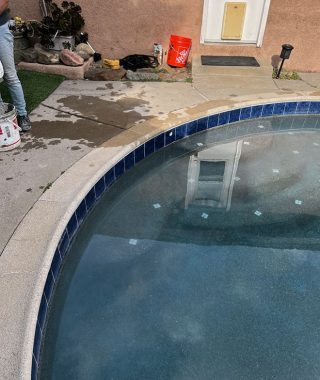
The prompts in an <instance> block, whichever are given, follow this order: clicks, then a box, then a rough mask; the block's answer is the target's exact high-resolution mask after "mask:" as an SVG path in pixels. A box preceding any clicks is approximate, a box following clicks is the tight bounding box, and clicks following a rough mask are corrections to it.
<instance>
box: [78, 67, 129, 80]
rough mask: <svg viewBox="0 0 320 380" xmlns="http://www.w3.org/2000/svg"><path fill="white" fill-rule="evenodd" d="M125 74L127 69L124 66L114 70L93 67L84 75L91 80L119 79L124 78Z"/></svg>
mask: <svg viewBox="0 0 320 380" xmlns="http://www.w3.org/2000/svg"><path fill="white" fill-rule="evenodd" d="M125 75H126V70H125V69H123V68H120V69H118V70H112V69H107V68H95V67H92V68H90V69H89V70H88V71H87V72H86V73H85V76H84V77H85V79H89V80H105V81H117V80H121V79H123V77H124V76H125Z"/></svg>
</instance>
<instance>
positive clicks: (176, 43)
mask: <svg viewBox="0 0 320 380" xmlns="http://www.w3.org/2000/svg"><path fill="white" fill-rule="evenodd" d="M191 43H192V40H191V38H187V37H181V36H174V35H171V37H170V46H169V51H168V57H167V64H168V65H170V66H174V67H184V66H185V65H186V64H187V61H188V56H189V53H190V49H191Z"/></svg>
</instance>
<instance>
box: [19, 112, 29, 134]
mask: <svg viewBox="0 0 320 380" xmlns="http://www.w3.org/2000/svg"><path fill="white" fill-rule="evenodd" d="M17 119H18V125H19V127H20V128H21V130H22V132H28V131H30V129H31V122H30V119H29V116H28V115H24V116H19V115H18V117H17Z"/></svg>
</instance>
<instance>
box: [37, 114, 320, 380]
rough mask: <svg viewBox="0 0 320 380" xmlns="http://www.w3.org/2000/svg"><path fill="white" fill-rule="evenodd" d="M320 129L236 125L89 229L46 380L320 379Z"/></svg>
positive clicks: (195, 144) (283, 120)
mask: <svg viewBox="0 0 320 380" xmlns="http://www.w3.org/2000/svg"><path fill="white" fill-rule="evenodd" d="M317 126H318V127H320V121H319V120H318V119H317V118H316V117H311V116H308V117H303V116H294V117H278V118H275V117H273V118H266V119H260V120H257V121H249V122H240V123H235V124H232V125H230V126H227V127H223V128H219V129H216V130H212V131H207V132H204V133H200V134H197V135H194V136H193V137H190V138H188V139H185V140H181V141H180V142H178V143H175V144H173V145H171V146H169V147H167V148H165V149H164V150H162V151H160V152H158V153H155V154H154V155H152V156H150V157H148V158H147V159H145V160H144V161H142V162H140V163H139V164H138V165H137V166H136V167H135V168H133V169H132V170H130V171H129V172H128V173H126V174H125V175H124V176H122V177H121V178H120V179H119V180H118V181H117V182H116V183H115V184H114V185H113V186H112V188H111V189H110V191H108V192H107V193H106V194H105V196H104V197H103V198H102V200H101V201H100V202H99V204H98V206H97V207H96V208H95V209H94V211H93V212H92V214H91V215H90V216H89V217H88V219H87V221H86V223H84V225H83V226H82V227H81V230H80V231H79V233H78V235H77V237H76V239H75V241H74V243H73V246H72V247H71V250H70V252H69V254H68V257H67V259H66V263H65V265H64V268H63V271H62V273H61V276H60V280H59V282H58V284H57V286H56V291H55V295H54V297H53V302H52V306H51V309H50V315H49V319H48V324H47V329H46V332H45V339H44V344H43V348H42V359H41V368H40V378H41V379H46V380H49V379H59V380H63V379H68V380H70V379H95V380H100V379H101V380H105V379H114V380H118V379H119V380H120V379H121V380H123V379H128V380H129V379H130V380H134V379H139V380H142V379H174V380H180V379H181V380H182V379H183V380H184V379H201V380H202V379H204V380H206V379H208V380H209V379H210V380H211V379H281V380H282V379H318V378H319V377H320V360H319V357H320V343H319V342H320V318H319V315H320V297H319V291H320V239H319V238H320V223H319V222H320V192H319V189H320V133H319V132H318V131H317V130H314V128H315V127H317Z"/></svg>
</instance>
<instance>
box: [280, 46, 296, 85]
mask: <svg viewBox="0 0 320 380" xmlns="http://www.w3.org/2000/svg"><path fill="white" fill-rule="evenodd" d="M293 49H294V47H293V46H292V45H290V44H283V45H282V50H281V53H280V58H282V62H281V65H280V68H279V70H278V73H277V76H276V78H277V79H278V78H279V77H280V73H281V70H282V66H283V63H284V60H285V59H289V57H290V54H291V50H293Z"/></svg>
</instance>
